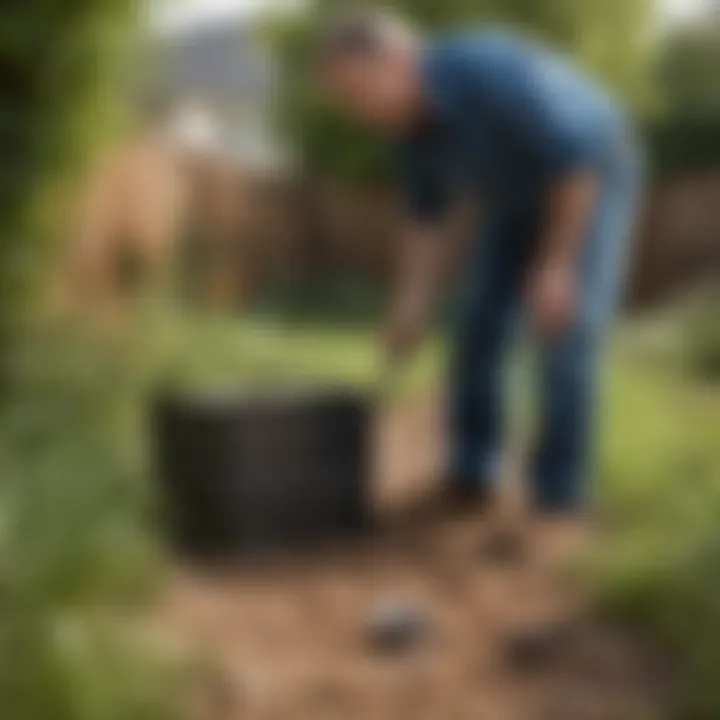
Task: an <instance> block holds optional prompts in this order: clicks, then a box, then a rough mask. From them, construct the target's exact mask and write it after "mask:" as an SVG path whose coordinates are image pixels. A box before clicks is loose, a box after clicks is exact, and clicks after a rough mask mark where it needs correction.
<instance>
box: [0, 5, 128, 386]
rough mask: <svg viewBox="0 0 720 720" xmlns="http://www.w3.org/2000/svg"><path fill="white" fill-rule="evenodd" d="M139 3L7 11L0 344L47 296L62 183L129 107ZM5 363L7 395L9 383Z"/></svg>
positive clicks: (0, 116) (11, 339) (0, 366)
mask: <svg viewBox="0 0 720 720" xmlns="http://www.w3.org/2000/svg"><path fill="white" fill-rule="evenodd" d="M136 7H137V4H136V3H135V2H134V0H104V1H99V2H98V1H95V0H79V1H78V2H73V3H58V2H53V0H40V1H38V2H32V3H27V2H21V1H20V0H11V2H9V3H4V5H3V22H2V27H1V28H0V65H1V66H2V68H3V77H4V81H3V95H2V101H0V138H2V146H3V165H2V170H1V171H0V346H1V347H2V348H3V352H6V351H7V349H8V347H10V346H11V345H13V344H14V343H15V342H16V340H17V337H16V336H17V334H18V333H19V332H20V331H21V330H23V328H25V326H26V324H27V322H28V320H29V318H28V315H29V314H32V312H33V311H34V310H35V305H36V304H37V302H38V299H39V297H40V295H41V288H40V287H39V286H38V283H39V280H40V279H41V278H42V274H43V272H44V270H45V269H46V265H47V263H48V262H49V261H50V260H52V258H53V244H54V243H55V242H57V241H58V228H59V227H62V225H63V220H64V214H63V208H62V205H61V203H59V202H58V197H59V195H60V194H61V187H62V185H63V179H64V178H65V177H66V176H67V174H68V173H69V172H70V171H72V169H73V168H75V167H77V166H78V164H79V163H80V162H81V161H82V160H83V159H84V157H85V154H86V153H87V151H88V150H89V149H90V147H92V145H93V144H94V142H95V141H96V140H97V139H98V138H99V137H100V136H101V135H102V133H103V132H104V131H106V130H107V128H108V125H109V124H110V122H111V119H112V118H113V117H115V116H116V111H117V108H118V102H119V101H122V99H123V98H122V92H119V90H121V89H122V88H123V87H124V85H125V84H124V82H123V80H124V76H123V71H124V69H125V67H126V63H125V62H124V60H125V58H126V54H127V51H128V43H129V39H130V37H131V35H130V33H129V29H130V28H131V27H132V25H133V21H134V18H135V11H136ZM7 373H8V368H7V363H6V362H5V358H3V357H0V381H3V386H0V391H2V390H4V389H6V387H7V385H8V384H9V382H10V379H9V378H8V377H7Z"/></svg>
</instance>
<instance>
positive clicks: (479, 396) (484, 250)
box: [449, 213, 532, 493]
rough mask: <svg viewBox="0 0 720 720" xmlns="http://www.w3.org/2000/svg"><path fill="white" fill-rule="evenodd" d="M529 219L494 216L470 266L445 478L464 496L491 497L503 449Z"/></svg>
mask: <svg viewBox="0 0 720 720" xmlns="http://www.w3.org/2000/svg"><path fill="white" fill-rule="evenodd" d="M531 226H532V222H531V218H530V217H529V214H510V213H506V214H501V213H498V214H497V215H496V217H495V219H494V220H493V221H492V222H491V223H490V226H489V228H488V231H487V233H486V236H485V237H483V238H480V239H479V240H478V243H479V247H478V248H477V250H476V253H475V256H474V257H473V258H472V262H471V265H470V266H469V276H468V277H467V279H466V281H465V287H464V295H463V296H462V297H461V302H460V308H459V315H458V322H457V326H456V334H455V342H454V349H453V354H452V358H451V366H450V371H451V377H450V408H449V410H450V418H449V425H450V438H449V444H450V473H451V480H452V481H453V482H454V483H455V488H456V489H458V490H460V491H462V490H466V491H478V492H480V493H482V492H484V491H486V490H490V489H491V485H490V484H491V482H492V480H493V478H494V476H495V475H496V472H497V466H498V460H499V455H500V452H501V444H502V430H503V405H504V402H503V401H504V375H505V373H504V370H505V365H506V363H505V362H504V361H505V359H506V355H507V351H508V349H509V345H510V342H511V339H512V335H513V330H514V326H515V324H516V321H517V318H518V314H519V309H520V300H521V296H522V285H523V280H524V275H525V267H526V264H527V255H528V252H529V247H530V242H529V232H530V229H531Z"/></svg>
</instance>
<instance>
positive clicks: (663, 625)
mask: <svg viewBox="0 0 720 720" xmlns="http://www.w3.org/2000/svg"><path fill="white" fill-rule="evenodd" d="M606 416H607V428H606V431H607V432H606V433H605V437H606V442H605V444H604V446H603V449H602V453H601V465H602V472H601V480H602V482H601V490H602V493H601V494H602V497H603V505H604V517H605V518H606V520H607V522H608V527H609V528H610V532H609V542H608V547H607V548H606V551H605V552H604V553H603V555H602V557H601V558H600V564H599V570H600V581H601V587H602V589H603V592H604V597H605V599H606V601H607V604H608V607H609V608H610V609H612V610H613V611H614V612H615V613H617V614H618V615H619V616H620V617H621V618H623V619H624V620H625V621H626V622H629V623H630V624H631V625H632V626H633V627H635V628H637V629H639V630H643V631H645V632H646V633H647V634H648V635H649V637H651V638H653V639H654V640H655V641H657V642H659V643H660V645H661V646H663V647H664V648H665V649H666V650H667V651H668V655H669V656H670V657H672V658H673V659H674V660H675V662H674V665H675V667H676V669H677V672H678V677H677V691H678V692H677V695H676V698H675V700H676V708H675V709H676V710H677V715H675V714H673V715H671V717H676V716H677V717H692V718H697V720H711V719H714V718H717V717H718V716H720V692H718V687H717V682H716V678H717V676H718V673H719V672H720V655H719V654H718V653H717V647H718V645H720V612H719V610H718V608H719V606H718V603H717V596H718V593H719V592H720V564H719V563H718V557H719V555H718V548H719V547H720V534H719V533H718V526H719V522H720V445H718V442H717V438H718V437H720V393H714V394H712V393H711V394H706V393H699V392H698V391H697V388H696V386H694V384H693V383H692V382H690V381H689V380H688V378H687V376H686V375H685V374H684V373H683V371H682V367H681V364H680V363H679V362H677V361H676V362H674V363H673V362H667V363H660V364H655V363H653V364H648V363H647V362H645V361H642V360H638V358H637V357H632V356H628V355H626V354H624V353H621V354H619V355H618V357H617V358H616V362H615V364H614V374H613V382H612V384H611V386H610V394H609V397H608V412H607V413H606Z"/></svg>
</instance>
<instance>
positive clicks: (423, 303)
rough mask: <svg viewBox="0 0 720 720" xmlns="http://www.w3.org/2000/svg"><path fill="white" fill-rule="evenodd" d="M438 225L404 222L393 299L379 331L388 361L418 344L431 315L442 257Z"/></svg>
mask: <svg viewBox="0 0 720 720" xmlns="http://www.w3.org/2000/svg"><path fill="white" fill-rule="evenodd" d="M441 234H442V232H441V228H440V226H437V225H435V224H425V223H418V222H408V225H407V228H406V229H405V231H404V232H403V237H402V238H401V246H400V253H399V262H398V271H397V279H396V289H395V298H394V300H393V305H392V309H391V311H390V315H389V318H388V321H387V323H386V325H385V328H384V331H383V345H384V347H385V350H386V352H387V354H388V359H389V360H391V361H396V360H402V359H404V358H406V357H407V356H408V355H410V354H411V353H412V352H413V351H414V350H415V349H416V348H417V346H418V345H419V344H420V342H421V340H422V338H423V336H424V334H425V331H426V329H427V326H428V324H429V319H430V315H431V314H432V311H433V308H434V304H435V299H436V297H437V292H438V287H439V285H440V276H441V274H442V271H441V269H442V267H443V260H444V252H443V250H444V243H443V242H442V240H441V237H440V235H441Z"/></svg>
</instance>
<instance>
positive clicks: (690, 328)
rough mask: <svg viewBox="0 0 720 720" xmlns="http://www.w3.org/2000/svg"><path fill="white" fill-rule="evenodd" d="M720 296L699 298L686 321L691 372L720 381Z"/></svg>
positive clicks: (716, 294) (687, 359) (688, 358)
mask: <svg viewBox="0 0 720 720" xmlns="http://www.w3.org/2000/svg"><path fill="white" fill-rule="evenodd" d="M718 315H720V295H719V294H718V293H717V292H715V293H712V294H710V295H708V296H703V297H701V298H698V299H697V300H696V301H695V302H694V303H693V306H692V307H691V308H690V309H689V311H688V317H687V319H686V321H685V334H684V335H685V337H684V340H685V343H684V345H685V357H686V361H687V365H688V369H689V370H690V371H691V372H692V373H693V375H695V376H696V377H699V378H700V379H704V380H710V381H716V382H717V381H720V322H718Z"/></svg>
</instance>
